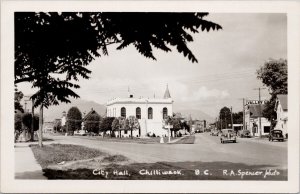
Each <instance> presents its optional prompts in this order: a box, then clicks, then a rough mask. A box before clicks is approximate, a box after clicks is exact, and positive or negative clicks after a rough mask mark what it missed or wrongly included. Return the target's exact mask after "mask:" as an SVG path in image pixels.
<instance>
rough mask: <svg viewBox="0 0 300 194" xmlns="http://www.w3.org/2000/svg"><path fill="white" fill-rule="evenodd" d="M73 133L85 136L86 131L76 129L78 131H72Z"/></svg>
mask: <svg viewBox="0 0 300 194" xmlns="http://www.w3.org/2000/svg"><path fill="white" fill-rule="evenodd" d="M74 135H80V136H85V135H86V132H85V130H78V131H74Z"/></svg>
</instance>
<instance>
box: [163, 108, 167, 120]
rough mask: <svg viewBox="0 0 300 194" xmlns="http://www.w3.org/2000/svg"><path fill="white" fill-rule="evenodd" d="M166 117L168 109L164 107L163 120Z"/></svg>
mask: <svg viewBox="0 0 300 194" xmlns="http://www.w3.org/2000/svg"><path fill="white" fill-rule="evenodd" d="M167 116H168V109H167V108H166V107H165V108H163V119H165V118H167Z"/></svg>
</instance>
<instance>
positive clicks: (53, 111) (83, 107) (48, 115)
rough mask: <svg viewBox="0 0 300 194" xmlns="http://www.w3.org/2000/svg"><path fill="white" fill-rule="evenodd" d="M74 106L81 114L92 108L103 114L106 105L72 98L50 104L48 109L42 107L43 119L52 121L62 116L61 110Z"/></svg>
mask: <svg viewBox="0 0 300 194" xmlns="http://www.w3.org/2000/svg"><path fill="white" fill-rule="evenodd" d="M73 106H76V107H77V108H79V110H80V111H81V113H82V115H83V113H84V112H85V113H86V114H87V113H88V112H89V111H90V110H91V109H92V108H93V109H94V110H95V111H96V112H97V113H98V114H99V115H101V116H103V115H105V111H106V106H105V105H102V104H98V103H96V102H93V101H86V100H82V99H76V100H72V102H71V103H68V104H66V103H61V104H59V105H58V106H51V107H49V108H48V109H44V118H45V121H54V119H58V118H61V117H62V112H63V111H66V113H67V112H68V110H69V109H70V108H71V107H73Z"/></svg>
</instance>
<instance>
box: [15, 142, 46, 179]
mask: <svg viewBox="0 0 300 194" xmlns="http://www.w3.org/2000/svg"><path fill="white" fill-rule="evenodd" d="M30 144H37V143H36V142H28V143H15V179H47V178H46V177H45V176H44V175H43V174H44V173H43V171H42V167H41V166H40V165H39V164H38V163H37V161H36V160H35V158H34V155H33V153H32V151H31V148H30V147H29V145H30Z"/></svg>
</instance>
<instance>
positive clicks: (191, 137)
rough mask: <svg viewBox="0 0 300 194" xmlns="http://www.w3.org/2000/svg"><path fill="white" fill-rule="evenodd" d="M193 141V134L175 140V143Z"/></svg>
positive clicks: (191, 142) (190, 142)
mask: <svg viewBox="0 0 300 194" xmlns="http://www.w3.org/2000/svg"><path fill="white" fill-rule="evenodd" d="M194 142H195V135H189V136H185V137H183V138H182V139H180V140H178V141H176V142H175V144H193V143H194Z"/></svg>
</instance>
